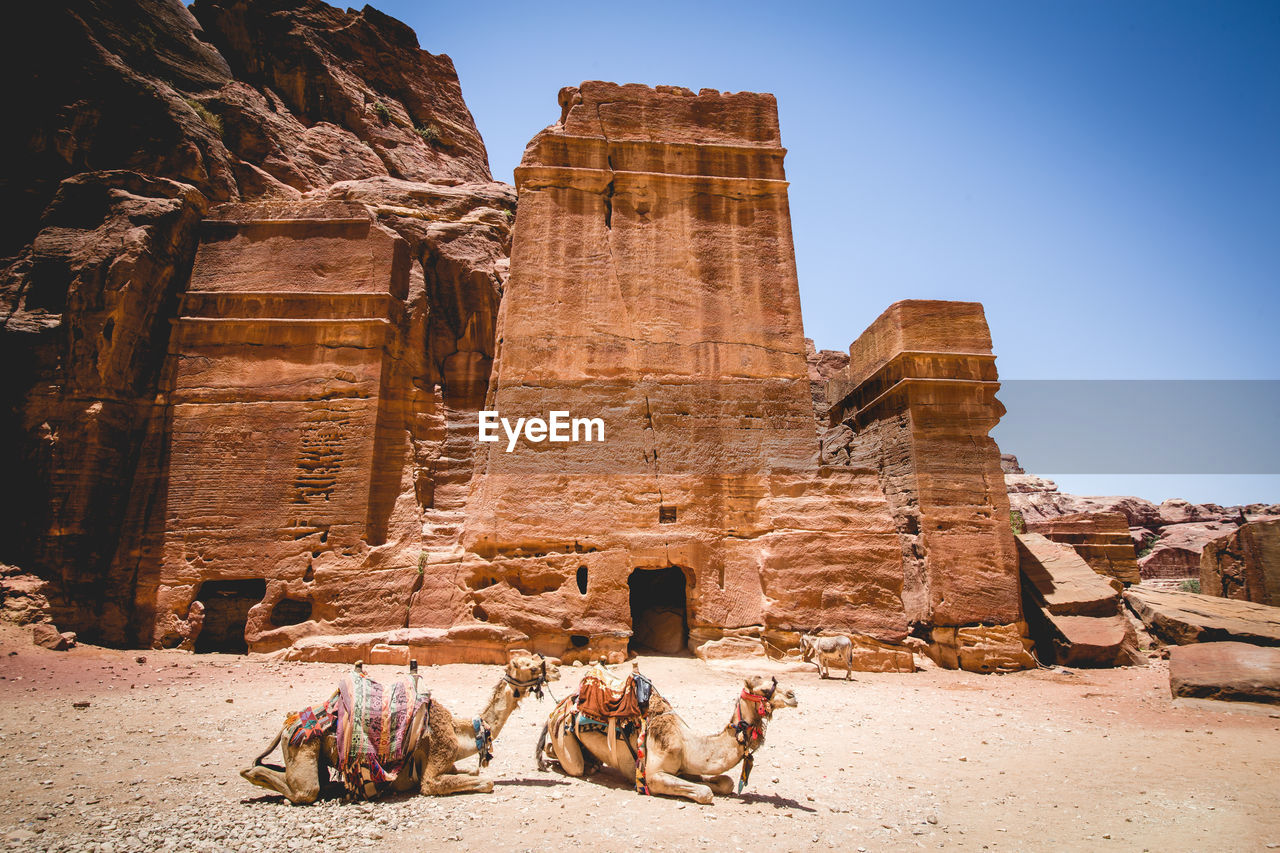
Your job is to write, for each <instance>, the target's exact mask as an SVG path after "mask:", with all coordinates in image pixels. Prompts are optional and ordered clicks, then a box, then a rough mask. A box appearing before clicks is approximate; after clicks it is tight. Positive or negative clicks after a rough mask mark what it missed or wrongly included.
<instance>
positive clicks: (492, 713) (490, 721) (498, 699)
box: [480, 680, 520, 738]
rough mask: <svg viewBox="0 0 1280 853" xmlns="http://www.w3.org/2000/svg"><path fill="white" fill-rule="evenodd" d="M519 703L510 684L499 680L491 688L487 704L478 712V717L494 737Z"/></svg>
mask: <svg viewBox="0 0 1280 853" xmlns="http://www.w3.org/2000/svg"><path fill="white" fill-rule="evenodd" d="M519 704H520V700H519V699H517V698H516V696H515V691H514V690H512V688H511V685H510V684H508V683H507V682H506V681H505V680H504V681H499V682H498V686H497V687H495V688H493V695H492V696H490V697H489V704H487V705H485V706H484V710H483V711H481V712H480V719H481V720H483V721H484V723H485V725H487V726H488V727H489V728H490V730H491V731H492V733H493V736H494V737H495V738H496V737H497V736H498V733H499V732H500V731H502V727H503V726H504V725H506V724H507V718H508V717H510V716H511V714H512V712H513V711H515V709H516V706H518V705H519Z"/></svg>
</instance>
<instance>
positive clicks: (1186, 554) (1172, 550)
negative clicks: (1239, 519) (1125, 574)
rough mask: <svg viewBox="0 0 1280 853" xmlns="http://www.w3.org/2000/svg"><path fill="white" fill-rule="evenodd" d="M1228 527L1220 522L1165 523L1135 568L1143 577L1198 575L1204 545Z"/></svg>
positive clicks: (1225, 532)
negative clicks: (1158, 535) (1154, 541)
mask: <svg viewBox="0 0 1280 853" xmlns="http://www.w3.org/2000/svg"><path fill="white" fill-rule="evenodd" d="M1232 529H1233V525H1231V524H1229V523H1226V522H1221V521H1192V522H1186V523H1183V524H1170V525H1166V526H1164V527H1162V528H1160V538H1159V539H1158V540H1157V541H1156V543H1155V545H1154V547H1152V549H1151V551H1150V552H1149V553H1147V554H1145V555H1143V556H1142V557H1139V558H1138V571H1139V573H1140V574H1141V575H1142V578H1143V579H1144V580H1148V579H1151V580H1155V579H1184V578H1199V577H1200V552H1201V551H1203V550H1204V546H1205V545H1208V544H1209V543H1210V542H1212V541H1213V540H1214V539H1217V538H1219V537H1221V536H1223V535H1224V534H1227V533H1230V532H1231V530H1232Z"/></svg>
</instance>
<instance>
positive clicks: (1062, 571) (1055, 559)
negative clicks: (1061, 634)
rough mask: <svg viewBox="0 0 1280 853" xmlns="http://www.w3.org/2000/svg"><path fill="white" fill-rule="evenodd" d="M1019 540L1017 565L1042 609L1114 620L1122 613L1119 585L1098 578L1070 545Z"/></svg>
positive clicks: (1034, 536)
mask: <svg viewBox="0 0 1280 853" xmlns="http://www.w3.org/2000/svg"><path fill="white" fill-rule="evenodd" d="M1017 540H1018V558H1019V559H1018V565H1019V567H1020V568H1021V570H1022V577H1023V579H1024V581H1025V582H1026V583H1028V584H1029V585H1030V588H1031V590H1032V591H1033V592H1034V593H1035V595H1036V598H1037V600H1038V601H1039V602H1040V604H1041V606H1042V607H1043V608H1044V609H1046V610H1048V611H1049V612H1050V613H1052V614H1055V615H1061V616H1111V615H1114V614H1115V613H1118V612H1119V609H1118V605H1119V602H1120V590H1119V589H1118V588H1117V587H1119V584H1115V585H1113V584H1112V583H1111V582H1110V581H1109V579H1108V578H1106V577H1104V576H1102V575H1099V574H1098V573H1097V572H1095V571H1094V570H1093V569H1092V568H1090V567H1089V564H1088V563H1086V562H1085V561H1084V560H1083V559H1082V558H1081V557H1080V555H1079V554H1077V553H1076V551H1075V549H1074V548H1072V547H1071V546H1070V545H1063V544H1061V543H1058V542H1053V541H1051V540H1049V539H1047V538H1046V537H1044V536H1041V535H1040V534H1038V533H1023V534H1021V535H1019V536H1018V537H1017Z"/></svg>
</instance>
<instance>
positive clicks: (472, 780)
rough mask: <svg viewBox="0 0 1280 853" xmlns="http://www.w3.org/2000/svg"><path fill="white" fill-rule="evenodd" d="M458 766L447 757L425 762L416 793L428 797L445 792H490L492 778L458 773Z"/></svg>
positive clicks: (444, 793)
mask: <svg viewBox="0 0 1280 853" xmlns="http://www.w3.org/2000/svg"><path fill="white" fill-rule="evenodd" d="M457 770H458V768H457V767H455V766H454V765H453V762H450V761H448V759H444V760H439V759H433V760H429V761H428V762H427V766H426V767H425V768H423V771H422V782H421V783H420V784H419V785H418V793H420V794H424V795H426V796H429V797H440V796H444V795H446V794H491V793H493V780H492V779H481V778H480V777H479V776H475V775H472V774H470V773H459V772H457Z"/></svg>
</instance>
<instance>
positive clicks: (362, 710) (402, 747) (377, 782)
mask: <svg viewBox="0 0 1280 853" xmlns="http://www.w3.org/2000/svg"><path fill="white" fill-rule="evenodd" d="M336 699H337V708H336V712H337V713H336V717H337V737H338V748H337V763H338V766H337V768H336V769H337V771H338V773H339V775H340V776H341V777H342V782H343V785H344V786H345V787H346V789H347V791H348V793H350V794H351V795H352V796H354V797H361V796H363V797H366V798H368V797H373V796H375V795H376V794H377V792H378V788H379V786H381V785H385V784H388V783H391V782H394V781H395V780H396V777H397V776H398V775H399V773H400V771H401V770H402V769H403V768H404V765H405V762H406V761H407V760H408V759H409V757H410V755H411V754H412V752H413V750H414V748H415V747H416V746H417V743H418V738H420V737H421V736H422V732H423V730H424V729H425V727H426V724H427V715H428V713H429V712H430V703H431V700H430V697H429V696H427V695H420V694H419V693H418V692H417V689H416V687H415V685H414V682H413V680H412V679H410V678H398V679H396V680H395V681H393V682H391V683H390V684H380V683H378V682H377V681H374V680H373V679H372V678H369V677H368V676H366V675H364V674H362V673H351V674H348V675H345V676H343V677H342V681H340V682H339V683H338V693H337V697H336ZM420 708H421V709H423V713H422V714H420V715H418V714H417V711H418V710H419V709H420ZM415 715H416V716H415Z"/></svg>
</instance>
